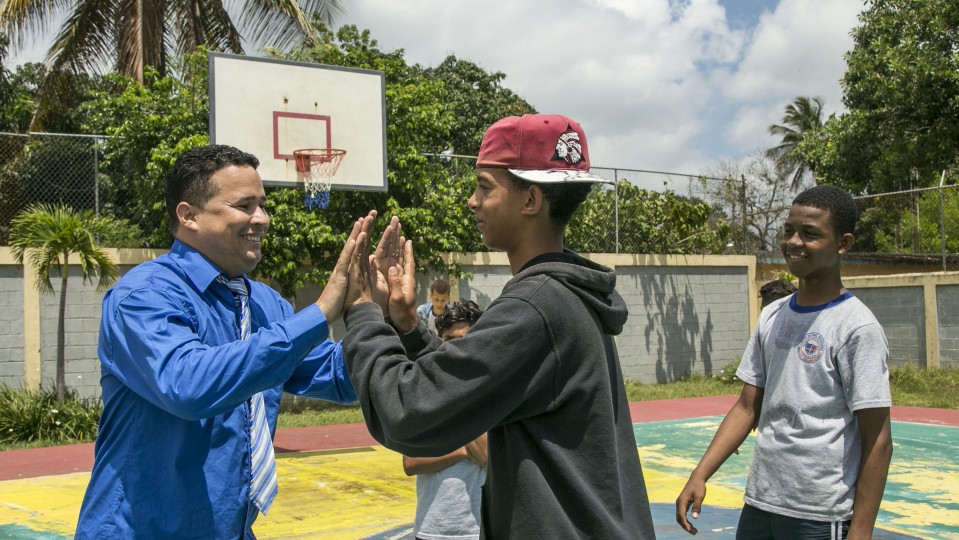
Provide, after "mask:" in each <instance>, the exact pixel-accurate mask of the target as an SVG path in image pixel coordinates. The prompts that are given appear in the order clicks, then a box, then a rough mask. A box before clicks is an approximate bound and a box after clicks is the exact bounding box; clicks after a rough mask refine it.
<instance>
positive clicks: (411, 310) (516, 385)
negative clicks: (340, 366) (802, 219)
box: [343, 115, 655, 539]
mask: <svg viewBox="0 0 959 540" xmlns="http://www.w3.org/2000/svg"><path fill="white" fill-rule="evenodd" d="M476 178H477V182H476V189H475V191H474V193H473V195H472V196H471V197H470V199H469V202H468V204H469V208H470V209H471V210H472V211H473V213H474V216H475V219H476V224H477V227H479V229H480V231H481V232H482V234H483V242H484V243H485V244H486V246H487V247H489V248H491V249H497V250H502V251H505V252H506V254H507V257H508V258H509V263H510V268H511V270H512V273H513V278H512V279H511V280H510V281H509V282H508V283H507V284H506V285H505V286H504V288H503V292H502V294H501V295H500V296H499V297H498V298H497V299H496V300H494V301H493V302H492V303H491V304H490V306H489V309H488V310H487V311H486V312H485V313H484V314H483V316H482V317H481V318H480V319H479V321H477V322H476V324H475V325H474V326H473V327H472V328H471V329H470V331H469V333H468V334H466V335H465V336H464V337H462V338H460V339H457V340H453V341H448V342H446V343H441V342H440V341H439V340H438V339H435V338H434V337H433V336H432V335H431V334H430V332H429V331H428V329H427V328H426V325H425V324H424V322H423V321H419V320H418V317H417V315H416V310H415V307H416V306H415V300H416V298H415V283H414V276H413V273H414V268H415V267H414V264H413V252H412V244H411V243H410V242H409V241H406V240H405V239H403V238H401V237H400V226H399V223H398V220H397V219H396V218H395V217H394V218H393V221H392V222H391V224H390V225H389V226H388V227H387V230H386V232H385V233H384V235H383V238H382V240H381V241H380V243H379V245H378V247H377V253H376V254H375V256H374V261H373V262H374V266H375V269H376V270H377V271H378V272H376V273H375V274H374V275H373V276H374V277H375V278H376V279H377V283H376V287H374V288H373V291H371V290H370V283H369V280H368V279H367V276H368V275H369V274H367V273H366V270H367V269H366V268H364V265H366V264H368V259H367V258H366V256H365V255H363V253H364V252H365V251H366V250H364V249H358V250H356V255H355V257H354V259H353V262H352V264H351V281H350V286H349V287H350V290H349V291H348V294H347V300H346V306H344V307H345V308H346V309H348V311H347V312H346V314H345V317H344V318H345V321H346V328H347V335H346V337H345V338H344V340H343V344H344V354H345V357H346V360H347V364H348V366H349V370H350V374H351V377H352V379H353V383H354V385H355V387H356V390H357V394H358V396H359V401H360V404H361V406H362V408H363V415H364V417H365V419H366V423H367V426H368V427H369V429H370V432H371V433H372V434H373V436H374V437H375V438H376V439H377V440H378V441H380V442H381V443H382V444H383V445H384V446H386V447H388V448H391V449H393V450H396V451H398V452H401V453H403V454H404V455H408V456H436V455H441V454H445V453H448V452H451V451H453V450H455V449H457V448H460V447H462V446H464V445H466V444H467V443H469V442H470V441H472V440H474V439H475V438H477V437H479V436H480V435H481V434H483V433H484V432H488V444H489V468H488V471H487V480H486V485H485V486H484V490H483V501H482V525H481V534H482V535H483V537H485V538H497V539H499V538H603V539H616V538H630V539H635V538H654V537H655V533H654V530H653V523H652V518H651V515H650V510H649V500H648V498H647V494H646V485H645V481H644V479H643V472H642V468H641V467H640V462H639V456H638V455H637V451H636V441H635V438H634V435H633V426H632V421H631V419H630V415H629V407H628V403H627V401H626V393H625V389H624V386H623V378H622V371H621V368H620V364H619V356H618V353H617V350H616V344H615V342H614V340H613V336H615V335H617V334H619V333H620V332H621V331H622V329H623V326H624V324H625V322H626V319H627V315H628V314H627V310H626V305H625V303H624V302H623V299H622V298H621V297H620V295H619V294H618V293H617V292H616V290H615V284H616V274H615V273H614V272H613V271H612V270H610V269H609V268H606V267H604V266H601V265H598V264H596V263H593V262H590V261H588V260H586V259H584V258H582V257H580V256H579V255H577V254H575V253H572V252H570V251H568V250H564V249H563V233H564V231H565V228H566V224H567V222H568V221H569V219H570V217H571V215H572V214H573V212H574V211H575V210H576V209H577V208H578V207H579V205H580V204H581V203H582V202H583V200H584V199H585V198H586V196H587V195H588V194H589V191H590V188H591V186H592V184H594V183H597V182H606V181H605V180H603V179H602V178H599V177H597V176H594V175H592V174H590V173H589V152H588V149H587V144H586V136H585V134H584V133H583V130H582V128H581V127H580V125H579V124H578V123H576V122H575V121H574V120H571V119H569V118H567V117H565V116H558V115H525V116H523V117H509V118H504V119H502V120H500V121H498V122H496V123H495V124H494V125H493V126H492V127H490V128H489V130H488V131H487V132H486V135H485V137H484V139H483V143H482V145H481V148H480V154H479V158H478V160H477V170H476ZM374 294H376V295H377V298H378V299H382V300H378V302H379V303H380V304H381V305H380V306H377V304H376V303H373V302H371V298H372V296H373V295H374ZM387 297H388V299H389V301H388V303H387V302H386V298H387ZM387 309H388V312H389V315H390V317H391V319H392V322H391V323H390V322H386V321H384V318H383V313H384V310H387ZM414 359H415V361H414Z"/></svg>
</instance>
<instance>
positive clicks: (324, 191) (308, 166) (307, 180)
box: [293, 148, 346, 210]
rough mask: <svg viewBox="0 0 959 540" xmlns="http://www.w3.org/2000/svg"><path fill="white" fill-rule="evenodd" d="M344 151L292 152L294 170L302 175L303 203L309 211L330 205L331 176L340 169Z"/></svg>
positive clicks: (325, 149)
mask: <svg viewBox="0 0 959 540" xmlns="http://www.w3.org/2000/svg"><path fill="white" fill-rule="evenodd" d="M345 156H346V150H338V149H336V148H304V149H302V150H294V151H293V159H294V160H295V161H296V170H297V171H298V172H299V173H300V174H301V175H303V184H304V187H305V188H306V197H304V199H303V202H304V203H305V204H306V207H307V208H309V209H310V210H312V209H314V208H326V205H328V204H330V187H331V186H332V185H333V175H335V174H336V170H337V169H339V168H340V163H341V162H342V161H343V157H345Z"/></svg>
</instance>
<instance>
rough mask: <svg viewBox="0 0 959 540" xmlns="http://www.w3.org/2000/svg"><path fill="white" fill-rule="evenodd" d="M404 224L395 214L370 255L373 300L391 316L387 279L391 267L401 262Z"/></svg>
mask: <svg viewBox="0 0 959 540" xmlns="http://www.w3.org/2000/svg"><path fill="white" fill-rule="evenodd" d="M402 230H403V226H402V224H401V223H400V218H398V217H396V216H393V218H392V219H391V220H390V222H389V224H387V226H386V229H385V230H384V231H383V236H382V237H381V238H380V242H379V244H377V245H376V251H375V252H374V253H373V255H372V256H371V257H370V266H371V267H372V274H371V276H370V280H371V282H372V284H373V291H372V294H373V301H374V302H376V304H377V305H379V306H380V309H381V310H383V316H384V317H389V301H390V284H389V281H388V280H387V277H386V276H387V275H388V273H389V267H390V266H395V265H397V264H399V260H400V248H401V246H400V234H401V233H402Z"/></svg>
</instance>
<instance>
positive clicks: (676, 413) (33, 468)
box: [0, 395, 959, 481]
mask: <svg viewBox="0 0 959 540" xmlns="http://www.w3.org/2000/svg"><path fill="white" fill-rule="evenodd" d="M736 397H737V396H734V395H727V396H711V397H702V398H687V399H675V400H663V401H643V402H634V403H630V405H629V411H630V415H631V416H632V419H633V423H643V422H658V421H663V420H681V419H685V418H698V417H702V416H719V415H723V414H725V413H726V411H728V410H729V408H730V407H732V405H733V404H734V403H735V402H736ZM892 419H893V420H896V421H899V422H918V423H923V424H937V425H944V426H959V411H956V410H949V409H926V408H921V407H898V406H894V407H893V408H892ZM377 444H378V443H377V442H376V441H375V440H374V439H373V438H372V437H371V436H370V434H369V432H368V431H367V430H366V425H364V424H342V425H338V426H319V427H309V428H291V429H281V430H278V431H277V432H276V440H275V441H274V445H275V447H276V450H277V452H280V453H284V452H313V451H317V450H336V449H341V448H356V447H362V446H372V445H377ZM92 468H93V444H92V443H90V444H74V445H67V446H53V447H49V448H32V449H27V450H7V451H4V452H0V481H3V480H15V479H18V478H34V477H38V476H50V475H56V474H68V473H75V472H88V471H90V470H91V469H92Z"/></svg>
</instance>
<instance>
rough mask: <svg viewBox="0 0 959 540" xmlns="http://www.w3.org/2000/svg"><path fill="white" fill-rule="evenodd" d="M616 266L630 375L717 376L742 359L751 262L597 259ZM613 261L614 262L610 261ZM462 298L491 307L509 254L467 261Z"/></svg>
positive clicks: (650, 378) (652, 379) (623, 359)
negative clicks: (641, 262) (666, 262)
mask: <svg viewBox="0 0 959 540" xmlns="http://www.w3.org/2000/svg"><path fill="white" fill-rule="evenodd" d="M592 257H593V258H594V260H597V262H600V263H601V264H606V265H607V266H615V269H616V273H617V281H616V289H617V291H618V292H619V293H620V295H622V297H623V300H624V301H625V302H626V305H627V308H628V309H629V321H628V322H627V324H626V328H624V330H623V333H622V334H621V335H619V336H618V337H617V338H616V343H617V346H618V348H619V355H620V363H621V365H622V368H623V376H624V377H625V378H627V379H632V380H639V381H641V382H643V383H656V382H666V381H672V380H675V379H677V378H680V377H685V376H688V375H691V374H702V375H715V374H717V373H718V372H719V371H721V370H722V368H723V366H724V365H726V364H727V363H729V362H737V361H738V360H739V358H740V356H741V354H742V351H743V348H744V347H745V343H746V340H747V338H748V337H749V331H750V326H751V314H750V304H751V303H753V304H754V303H755V302H754V301H753V299H752V296H753V295H752V294H751V293H750V279H751V277H750V271H749V267H748V266H746V265H743V266H731V267H722V266H692V267H683V266H672V265H670V266H652V265H650V266H647V265H641V266H640V265H632V264H629V263H628V262H627V263H624V262H623V258H622V257H619V258H617V257H612V258H609V257H604V256H602V255H596V256H592ZM607 258H609V259H610V260H606V259H607ZM464 269H465V270H467V271H468V272H470V273H471V274H473V277H472V278H470V279H463V280H460V282H459V289H460V296H462V297H465V298H469V299H471V300H473V301H475V302H476V303H478V304H479V305H480V306H481V307H483V308H484V309H485V308H486V307H487V306H489V304H490V303H491V302H492V301H493V300H494V299H495V298H496V297H497V296H498V295H499V294H500V292H501V291H502V289H503V286H504V285H505V284H506V282H507V281H509V280H510V279H511V278H512V274H511V273H510V269H509V267H508V266H507V265H506V262H505V259H502V260H499V259H489V260H487V261H484V263H483V264H481V265H480V264H473V265H469V264H468V265H465V266H464Z"/></svg>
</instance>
